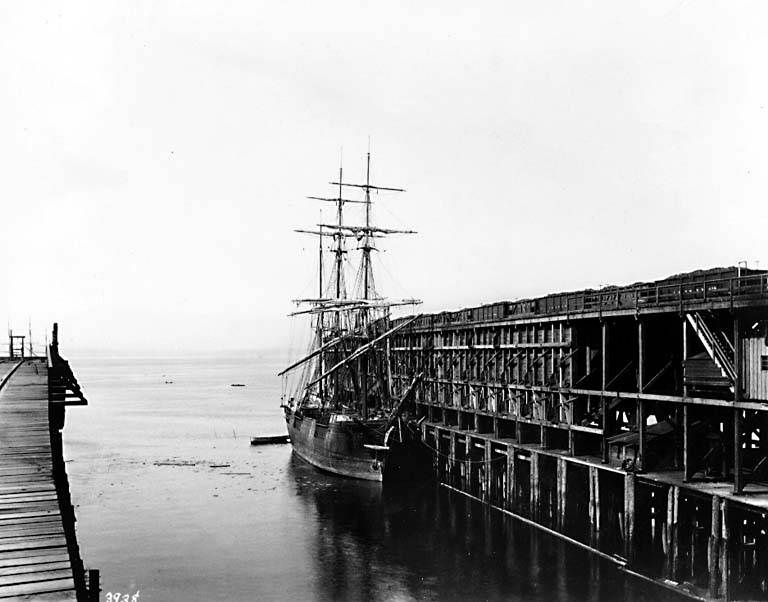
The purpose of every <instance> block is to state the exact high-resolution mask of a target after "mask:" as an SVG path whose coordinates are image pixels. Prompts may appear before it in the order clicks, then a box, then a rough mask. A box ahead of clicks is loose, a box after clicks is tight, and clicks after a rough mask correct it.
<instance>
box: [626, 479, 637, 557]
mask: <svg viewBox="0 0 768 602" xmlns="http://www.w3.org/2000/svg"><path fill="white" fill-rule="evenodd" d="M634 553H635V475H634V474H633V473H631V472H630V473H627V474H625V475H624V557H625V558H626V559H627V561H628V562H629V563H631V562H632V559H633V557H634Z"/></svg>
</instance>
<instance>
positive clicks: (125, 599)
mask: <svg viewBox="0 0 768 602" xmlns="http://www.w3.org/2000/svg"><path fill="white" fill-rule="evenodd" d="M107 602H139V590H136V593H135V594H133V595H131V594H121V593H120V592H107Z"/></svg>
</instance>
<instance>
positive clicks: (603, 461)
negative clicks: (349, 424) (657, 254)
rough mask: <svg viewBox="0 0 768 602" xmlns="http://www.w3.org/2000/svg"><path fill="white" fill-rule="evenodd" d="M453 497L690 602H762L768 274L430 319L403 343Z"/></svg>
mask: <svg viewBox="0 0 768 602" xmlns="http://www.w3.org/2000/svg"><path fill="white" fill-rule="evenodd" d="M389 359H390V369H391V372H392V378H393V381H394V388H395V394H397V393H398V391H401V390H403V389H404V388H405V387H406V386H407V385H408V383H410V381H411V379H412V377H413V375H415V374H418V373H421V372H423V373H424V379H423V381H422V384H421V385H420V386H419V388H418V390H417V393H416V402H417V403H416V407H417V418H419V419H421V422H420V425H421V426H420V429H421V437H422V439H423V441H424V442H425V443H426V444H427V445H428V446H429V447H430V448H431V449H432V451H433V453H434V468H435V471H436V473H437V475H438V478H439V479H440V481H441V482H442V483H443V484H445V485H446V486H448V487H451V488H453V489H455V490H458V491H460V492H462V493H464V494H466V495H469V496H471V497H474V498H476V499H478V500H480V501H482V502H484V503H486V504H490V505H492V506H494V507H496V508H498V509H500V510H502V511H504V512H507V513H511V514H513V515H515V516H517V517H519V518H521V519H524V520H527V521H530V522H531V523H533V524H535V525H537V526H539V527H541V528H544V529H547V530H549V531H551V532H553V533H555V534H557V535H559V536H561V537H564V538H566V539H569V540H570V541H572V542H574V543H575V544H577V545H580V546H583V547H586V548H589V549H590V550H592V551H594V552H596V553H598V554H601V555H604V556H605V557H607V558H610V559H612V560H613V561H615V562H616V563H617V564H619V565H620V566H621V567H622V568H623V569H624V570H627V571H631V572H633V573H635V574H637V575H639V576H641V577H644V578H647V579H649V580H652V581H655V582H657V583H659V584H660V585H664V586H666V587H672V588H674V589H676V590H678V591H680V592H682V593H686V594H688V595H691V596H695V597H701V598H710V599H718V598H719V599H733V600H748V599H749V600H752V599H768V536H767V535H766V533H767V532H768V518H767V517H768V273H766V272H759V271H753V270H750V271H744V270H740V271H737V270H736V269H735V268H734V269H716V270H708V271H702V272H694V273H691V274H685V275H680V276H676V277H672V278H669V279H666V280H662V281H658V282H653V283H647V284H640V285H633V286H629V287H611V288H608V289H601V290H600V291H582V292H577V293H564V294H559V295H550V296H548V297H543V298H539V299H532V300H526V301H518V302H505V303H497V304H494V305H488V306H483V307H478V308H473V309H465V310H461V311H457V312H450V313H447V312H446V313H441V314H434V315H427V316H423V317H421V318H420V319H419V320H418V321H416V322H414V323H413V324H412V325H410V326H409V327H408V328H406V329H404V330H403V331H401V332H399V333H398V334H397V335H395V336H394V337H393V340H392V341H391V344H390V351H389Z"/></svg>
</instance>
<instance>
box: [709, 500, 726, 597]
mask: <svg viewBox="0 0 768 602" xmlns="http://www.w3.org/2000/svg"><path fill="white" fill-rule="evenodd" d="M720 501H721V500H720V497H719V496H717V495H713V496H712V529H711V530H710V534H709V545H708V546H707V570H708V571H709V596H710V597H711V598H717V582H718V576H719V573H718V570H717V569H718V556H719V544H720V532H721V530H722V525H721V523H720V518H721V515H720Z"/></svg>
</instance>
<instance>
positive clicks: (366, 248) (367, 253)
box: [339, 151, 371, 299]
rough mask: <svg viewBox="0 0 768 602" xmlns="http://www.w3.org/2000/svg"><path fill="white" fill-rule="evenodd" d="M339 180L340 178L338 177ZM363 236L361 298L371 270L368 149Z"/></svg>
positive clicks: (367, 291)
mask: <svg viewBox="0 0 768 602" xmlns="http://www.w3.org/2000/svg"><path fill="white" fill-rule="evenodd" d="M339 181H341V178H339ZM365 228H366V230H365V238H364V239H363V299H368V298H369V297H370V282H369V280H368V274H369V273H370V271H371V245H370V238H369V236H370V228H371V151H368V156H367V162H366V169H365Z"/></svg>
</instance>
